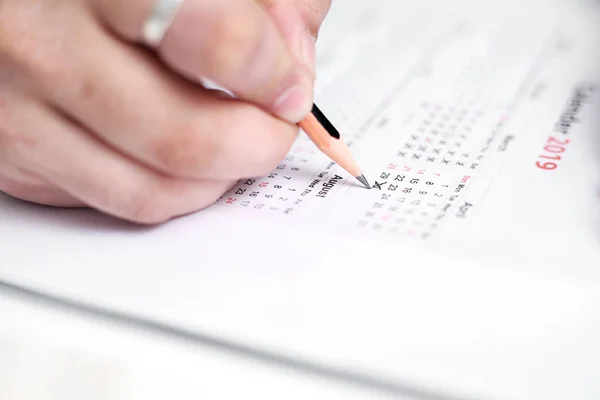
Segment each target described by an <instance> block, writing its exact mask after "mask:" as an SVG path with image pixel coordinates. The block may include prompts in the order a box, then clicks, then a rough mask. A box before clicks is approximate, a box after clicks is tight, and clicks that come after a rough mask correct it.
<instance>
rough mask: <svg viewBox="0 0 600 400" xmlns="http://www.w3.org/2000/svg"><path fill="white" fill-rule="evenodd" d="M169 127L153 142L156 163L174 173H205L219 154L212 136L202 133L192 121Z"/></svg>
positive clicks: (184, 175) (180, 174) (216, 141)
mask: <svg viewBox="0 0 600 400" xmlns="http://www.w3.org/2000/svg"><path fill="white" fill-rule="evenodd" d="M171 126H172V128H171V129H167V130H166V131H165V132H164V133H161V135H160V138H159V139H158V140H157V141H156V143H155V149H154V157H155V160H156V162H157V163H158V166H159V167H160V168H161V169H163V170H164V171H166V172H167V173H169V174H172V175H175V176H182V177H190V178H194V177H199V176H201V175H203V174H205V173H207V171H209V170H210V169H211V168H212V166H213V165H214V162H215V160H216V158H217V156H218V154H219V145H218V140H217V139H216V136H215V135H212V134H208V133H206V132H203V130H202V128H201V126H199V124H197V123H194V121H186V122H184V123H177V124H172V125H171ZM217 132H218V130H217Z"/></svg>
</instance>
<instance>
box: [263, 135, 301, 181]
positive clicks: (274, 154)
mask: <svg viewBox="0 0 600 400" xmlns="http://www.w3.org/2000/svg"><path fill="white" fill-rule="evenodd" d="M277 133H278V134H280V133H281V132H277ZM292 144H293V140H292V139H291V137H290V135H285V134H284V135H281V134H280V135H279V137H277V138H276V139H275V140H270V141H269V142H268V145H267V146H265V147H264V150H263V151H262V152H260V153H257V154H256V155H257V156H260V158H259V159H257V160H256V161H255V165H256V166H257V170H258V171H257V172H258V174H260V175H265V174H268V173H270V172H272V171H273V170H274V169H275V168H277V167H278V166H279V165H280V164H281V163H282V162H283V160H284V158H285V157H286V156H287V155H288V153H289V151H290V148H291V147H292Z"/></svg>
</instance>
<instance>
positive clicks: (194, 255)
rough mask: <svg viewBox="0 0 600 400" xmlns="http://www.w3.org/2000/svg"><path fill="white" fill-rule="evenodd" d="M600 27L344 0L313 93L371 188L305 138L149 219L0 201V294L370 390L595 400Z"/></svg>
mask: <svg viewBox="0 0 600 400" xmlns="http://www.w3.org/2000/svg"><path fill="white" fill-rule="evenodd" d="M599 26H600V5H599V3H598V1H597V0H526V1H523V0H503V1H495V0H494V1H492V0H453V1H451V2H448V1H438V0H369V1H365V0H334V1H333V6H332V9H331V12H330V14H329V16H328V18H327V20H326V23H325V24H324V26H323V30H322V32H321V34H320V37H319V40H318V45H317V50H318V55H317V60H318V62H317V64H318V68H317V71H318V77H317V88H316V97H315V103H316V104H317V105H318V106H319V108H320V109H321V110H322V111H323V112H324V114H325V115H326V116H327V117H328V118H329V119H330V120H331V122H332V123H333V124H334V125H335V126H336V127H337V128H338V130H339V131H340V133H341V135H342V137H343V138H344V140H345V141H346V142H347V143H348V144H349V145H350V148H351V151H352V153H353V154H354V156H355V158H356V159H357V161H358V162H359V163H360V164H361V165H362V167H363V169H364V173H365V175H366V177H367V178H368V180H369V182H370V183H371V184H372V185H373V188H372V189H370V190H369V189H366V188H364V187H363V186H361V185H360V184H358V182H356V180H355V179H354V177H351V176H348V174H347V173H346V172H344V171H343V170H342V169H341V168H339V167H338V166H337V165H336V164H335V163H332V162H331V160H329V159H328V158H327V157H326V156H324V155H323V154H321V153H320V152H319V151H318V149H317V148H316V146H315V145H314V144H313V143H312V142H311V141H310V140H309V139H308V138H307V136H306V135H304V134H303V133H300V134H299V136H298V139H297V141H296V142H295V143H294V145H293V146H292V148H291V149H290V151H289V154H287V156H286V157H285V159H283V160H281V163H280V164H279V165H278V166H277V167H276V168H274V170H273V171H271V172H270V173H269V174H267V175H265V176H260V177H249V178H247V179H242V180H240V181H239V182H237V183H236V184H235V185H234V186H233V187H232V188H231V190H230V191H229V192H228V193H226V194H224V195H223V196H222V197H221V198H220V199H219V200H218V201H217V202H216V203H215V204H214V205H212V206H211V207H209V208H207V209H205V210H203V211H201V212H198V213H194V214H191V215H188V216H185V217H183V218H177V219H175V220H173V221H171V222H169V223H167V224H162V225H160V226H156V227H151V228H137V227H131V226H130V225H127V224H121V223H120V222H118V221H114V219H110V218H107V217H106V218H105V216H103V215H101V214H100V213H94V212H92V211H89V210H87V211H83V210H56V209H48V208H40V207H34V206H31V205H27V204H23V203H20V202H16V201H10V200H9V199H8V198H7V197H3V196H0V246H1V250H2V251H1V254H0V255H1V259H0V292H2V291H3V290H5V289H6V287H7V284H6V283H5V282H8V287H11V288H14V287H21V286H22V287H25V288H26V289H27V290H31V291H40V292H42V293H44V295H42V296H38V297H35V299H36V301H44V300H46V301H47V299H49V298H50V299H54V298H58V299H59V300H58V301H54V302H52V301H49V303H50V304H52V305H53V306H57V307H59V304H63V303H65V302H66V303H68V304H70V305H69V306H68V307H65V308H66V309H67V310H74V309H77V310H80V309H82V308H83V309H84V310H87V312H88V314H86V315H97V314H98V315H102V316H103V318H106V316H107V315H114V314H117V315H118V316H120V317H119V318H117V320H116V322H118V323H122V322H123V320H128V318H129V320H131V319H132V317H133V321H134V322H133V323H132V324H133V325H135V326H137V327H141V328H142V329H145V330H146V331H147V333H148V334H158V335H162V336H161V337H163V338H168V339H169V340H170V339H173V340H182V341H185V342H186V343H189V344H192V345H195V346H205V347H206V348H209V349H211V350H215V351H225V352H227V353H228V354H233V355H236V356H243V357H246V358H249V359H250V360H252V362H260V363H263V362H266V363H267V364H268V365H270V366H274V367H275V368H278V369H280V370H283V371H285V372H286V373H287V372H289V373H294V374H295V373H299V374H304V375H303V376H306V375H308V378H309V379H312V378H315V377H318V379H321V378H323V379H327V380H329V381H333V382H335V383H336V384H337V383H339V384H341V385H349V386H350V387H352V388H356V390H357V391H362V390H363V389H365V393H367V394H371V393H373V398H374V399H375V398H389V397H388V396H387V395H389V394H391V395H392V396H391V397H392V398H401V396H405V395H409V397H414V398H419V399H424V398H426V399H448V398H452V399H506V400H533V399H535V400H537V399H543V400H564V399H569V400H597V399H598V398H600V378H599V374H598V371H600V341H599V339H598V338H600V312H599V311H598V310H600V52H599V51H598V49H600V35H598V32H599V28H598V27H599ZM10 285H12V286H10ZM27 290H26V291H25V293H27ZM13 291H15V292H18V290H17V289H13ZM19 293H21V292H19ZM47 302H48V301H47ZM69 302H70V303H69ZM86 306H89V307H88V308H87V309H86V308H85V307H86ZM90 309H91V311H90ZM98 310H100V311H101V312H98ZM94 313H96V314H94ZM108 319H109V320H110V321H112V322H115V320H114V319H110V318H108ZM140 321H142V322H140ZM148 321H150V322H148ZM0 325H1V323H0ZM0 328H1V327H0ZM232 362H233V361H232ZM153 363H156V360H153V359H151V358H150V357H149V358H148V364H153ZM202 378H204V379H211V377H208V378H207V377H204V376H203V377H199V379H202ZM361 393H362V392H361ZM379 394H381V395H382V396H381V397H379V396H378V395H379ZM286 395H287V394H283V395H282V397H284V398H285V396H286ZM249 397H252V396H249Z"/></svg>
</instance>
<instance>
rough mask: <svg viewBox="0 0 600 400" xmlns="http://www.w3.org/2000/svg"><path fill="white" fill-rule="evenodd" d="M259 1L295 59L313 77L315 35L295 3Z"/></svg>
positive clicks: (314, 73)
mask: <svg viewBox="0 0 600 400" xmlns="http://www.w3.org/2000/svg"><path fill="white" fill-rule="evenodd" d="M260 2H261V3H262V5H263V7H264V8H265V10H267V12H268V13H269V15H270V16H271V17H272V19H273V21H274V22H275V24H276V25H277V27H278V28H279V30H280V32H281V33H282V35H283V37H284V39H285V41H286V43H287V44H288V48H289V49H290V51H292V54H293V55H294V57H295V58H296V60H298V62H301V63H303V64H304V65H306V67H307V68H308V69H309V70H310V72H311V74H312V75H313V77H314V76H315V75H316V67H315V59H316V50H315V41H316V36H315V35H314V34H313V31H311V30H309V29H308V28H307V25H306V24H305V21H304V19H303V16H302V15H301V14H300V12H299V10H298V9H297V5H296V3H295V2H294V1H289V0H260Z"/></svg>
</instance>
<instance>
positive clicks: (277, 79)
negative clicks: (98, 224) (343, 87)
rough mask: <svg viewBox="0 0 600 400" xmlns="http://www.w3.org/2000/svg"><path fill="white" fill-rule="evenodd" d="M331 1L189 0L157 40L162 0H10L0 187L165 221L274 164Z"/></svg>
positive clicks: (296, 115) (2, 60) (5, 9)
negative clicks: (156, 12) (151, 24)
mask: <svg viewBox="0 0 600 400" xmlns="http://www.w3.org/2000/svg"><path fill="white" fill-rule="evenodd" d="M330 1H331V0H186V1H185V2H184V3H183V5H182V6H181V8H180V10H179V11H178V13H177V15H176V17H175V19H174V21H173V24H172V25H171V28H170V29H169V30H168V32H167V34H166V36H165V37H164V39H163V41H162V42H161V44H160V46H159V47H158V48H156V49H149V48H147V47H146V46H144V45H143V43H142V36H141V32H142V26H143V23H144V20H145V19H146V18H147V16H148V15H149V13H150V10H151V9H152V6H153V3H154V0H136V1H123V0H26V1H25V0H2V1H0V191H2V192H5V193H7V194H9V195H11V196H13V197H16V198H18V199H21V200H24V201H28V202H33V203H38V204H42V205H48V206H55V207H89V208H94V209H96V210H99V211H101V212H103V213H106V214H109V215H112V216H114V217H117V218H121V219H124V220H128V221H132V222H134V223H139V224H158V223H162V222H165V221H168V220H170V219H172V218H175V217H178V216H181V215H185V214H189V213H192V212H196V211H199V210H201V209H203V208H206V207H208V206H209V205H211V204H212V203H214V201H215V200H216V199H218V198H219V197H220V196H221V195H222V194H223V193H224V192H226V191H227V190H228V189H229V188H230V187H231V186H232V185H233V184H234V183H235V182H236V181H237V180H238V179H241V178H248V177H256V176H262V175H264V174H266V173H268V172H270V171H271V170H272V169H274V168H275V166H276V165H277V164H278V163H279V161H280V160H281V159H282V158H283V157H285V155H286V153H287V152H288V150H289V148H290V146H291V145H292V143H293V141H294V140H295V138H296V135H297V134H298V127H297V125H296V123H297V122H299V121H300V120H301V119H303V118H304V117H305V116H306V115H307V114H308V113H309V112H310V109H311V106H312V97H313V85H314V80H315V40H316V38H317V37H318V33H319V28H320V26H321V24H322V23H323V21H324V19H325V17H326V15H327V13H328V11H329V7H330ZM202 78H207V79H209V80H212V81H213V82H216V83H218V84H219V85H221V86H223V87H225V88H227V89H229V90H231V91H232V92H233V93H235V95H236V98H235V99H234V98H231V97H229V96H227V95H223V93H222V92H220V91H214V90H209V89H205V88H204V87H203V86H202V85H201V84H200V80H201V79H202Z"/></svg>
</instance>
